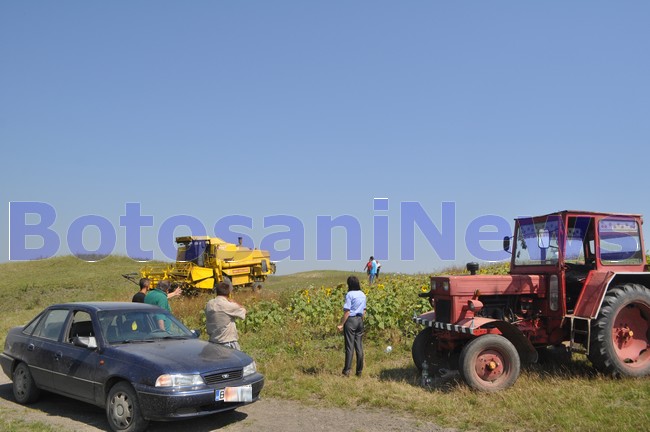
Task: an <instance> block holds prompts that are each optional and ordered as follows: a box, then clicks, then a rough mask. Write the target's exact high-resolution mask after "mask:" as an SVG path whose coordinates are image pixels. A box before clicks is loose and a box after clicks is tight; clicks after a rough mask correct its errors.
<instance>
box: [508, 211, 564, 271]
mask: <svg viewBox="0 0 650 432" xmlns="http://www.w3.org/2000/svg"><path fill="white" fill-rule="evenodd" d="M559 232H560V218H559V216H547V217H543V218H535V219H520V220H519V223H518V229H517V242H516V244H515V247H514V251H513V253H514V255H515V265H518V266H530V265H555V264H557V262H558V260H559V245H558V237H559Z"/></svg>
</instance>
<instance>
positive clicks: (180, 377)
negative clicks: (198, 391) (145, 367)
mask: <svg viewBox="0 0 650 432" xmlns="http://www.w3.org/2000/svg"><path fill="white" fill-rule="evenodd" d="M202 385H205V381H203V378H202V377H201V375H199V374H165V375H160V376H159V377H158V379H157V380H156V387H197V386H202Z"/></svg>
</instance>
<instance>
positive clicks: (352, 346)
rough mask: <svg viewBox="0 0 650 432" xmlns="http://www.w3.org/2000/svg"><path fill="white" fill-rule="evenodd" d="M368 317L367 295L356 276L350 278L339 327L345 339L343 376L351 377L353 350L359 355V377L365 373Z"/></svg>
mask: <svg viewBox="0 0 650 432" xmlns="http://www.w3.org/2000/svg"><path fill="white" fill-rule="evenodd" d="M365 315H366V295H365V294H364V293H363V291H361V284H359V279H358V278H357V277H356V276H350V277H349V278H348V292H347V294H346V295H345V303H344V304H343V316H342V317H341V322H340V323H339V325H338V326H337V328H338V330H339V331H342V332H343V336H344V337H345V366H344V367H343V375H344V376H350V369H351V368H352V355H353V352H352V351H353V350H354V352H355V353H356V355H357V368H356V374H357V376H361V372H362V371H363V318H364V316H365Z"/></svg>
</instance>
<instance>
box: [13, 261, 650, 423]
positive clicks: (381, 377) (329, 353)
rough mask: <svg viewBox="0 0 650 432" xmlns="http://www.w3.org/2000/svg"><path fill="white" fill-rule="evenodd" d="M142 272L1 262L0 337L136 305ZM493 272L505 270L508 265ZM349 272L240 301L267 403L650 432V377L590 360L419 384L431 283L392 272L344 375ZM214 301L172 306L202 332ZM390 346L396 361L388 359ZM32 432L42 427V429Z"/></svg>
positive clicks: (284, 281)
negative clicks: (489, 379) (495, 380)
mask: <svg viewBox="0 0 650 432" xmlns="http://www.w3.org/2000/svg"><path fill="white" fill-rule="evenodd" d="M139 267H140V264H139V263H137V262H134V261H133V260H131V259H129V258H125V257H109V258H106V259H104V260H101V261H99V262H95V263H88V262H84V261H81V260H78V259H76V258H73V257H60V258H53V259H47V260H42V261H34V262H26V263H6V264H1V265H0V274H1V275H2V278H0V295H1V296H2V299H3V301H2V302H0V312H1V313H0V340H2V341H3V342H4V337H5V334H6V332H7V330H8V329H9V328H10V327H12V326H14V325H19V324H24V323H26V322H27V321H28V320H29V319H30V318H31V317H33V316H34V315H35V314H36V313H37V312H38V311H40V310H41V309H43V308H44V307H45V306H47V305H49V304H51V303H55V302H65V301H88V300H118V301H129V300H130V298H131V296H132V295H133V293H134V292H135V291H136V290H137V288H136V286H135V285H134V284H133V283H131V282H129V281H127V280H126V279H124V278H122V276H121V274H123V273H130V272H135V271H137V270H138V269H139ZM488 270H489V269H488ZM492 270H494V271H496V272H502V271H503V266H501V267H498V268H494V269H492ZM348 275H349V273H348V272H340V271H313V272H305V273H298V274H294V275H287V276H274V277H272V278H271V279H270V280H269V281H268V282H267V283H266V284H265V287H264V289H263V290H262V291H261V292H260V293H258V294H253V293H252V292H249V291H246V290H244V291H238V292H236V293H235V294H234V295H235V299H236V300H237V301H239V302H241V303H244V304H245V305H246V306H247V308H248V309H249V316H248V317H247V319H246V321H245V322H242V323H240V324H239V328H240V333H241V337H240V339H241V344H242V347H243V348H244V350H245V351H247V352H248V353H249V354H251V355H252V356H253V357H254V358H255V360H256V361H257V363H258V366H259V368H260V369H261V371H262V372H263V373H264V374H265V375H266V377H267V385H266V387H265V389H264V395H265V396H267V397H278V398H288V399H294V400H299V401H302V402H303V403H306V404H310V405H315V406H338V407H356V406H362V407H381V408H389V409H392V410H396V411H399V412H401V413H405V414H407V415H409V416H414V417H416V418H420V419H422V420H426V421H430V422H433V423H436V424H439V425H441V426H446V427H456V428H460V429H466V430H488V431H502V430H512V431H564V430H578V431H611V430H617V431H638V430H650V418H649V413H648V412H649V410H648V407H649V406H650V378H645V379H611V378H609V377H606V376H602V375H599V374H597V373H596V372H595V371H594V370H593V369H592V368H591V365H590V364H589V362H588V361H587V360H586V359H585V358H584V357H583V356H576V355H574V357H573V360H572V361H570V362H565V363H551V364H545V365H534V366H532V367H530V368H528V369H526V370H524V371H522V375H521V376H520V378H519V380H518V381H517V383H516V384H515V385H514V387H512V388H511V389H509V390H507V391H504V392H501V393H497V394H482V393H476V392H473V391H471V390H469V389H468V388H467V387H466V386H465V385H464V384H462V383H461V382H459V381H458V380H457V379H456V378H455V377H451V378H449V379H447V380H445V381H440V382H438V381H437V382H436V383H435V384H434V385H433V386H432V387H429V388H423V387H421V386H419V382H420V377H419V376H418V374H417V372H416V369H415V367H414V366H413V363H412V361H411V355H410V344H411V342H412V337H413V335H414V334H415V332H417V330H418V328H417V327H416V326H415V325H414V324H413V323H412V322H411V321H410V319H409V317H410V316H412V315H413V312H414V311H421V310H424V308H426V306H425V305H424V304H423V302H422V301H421V300H419V299H418V298H417V293H418V292H419V291H420V290H422V289H423V287H425V286H426V284H427V276H426V275H385V276H383V278H382V280H381V282H380V284H377V285H376V286H374V287H372V288H370V289H368V288H367V287H365V286H364V290H365V291H367V293H368V299H369V304H368V319H367V320H366V322H367V336H366V340H365V347H366V368H365V369H364V376H363V377H362V378H356V377H355V378H349V379H345V378H342V377H341V376H340V372H341V368H342V363H343V340H342V339H343V338H342V336H340V335H339V334H337V332H336V328H335V326H336V324H337V322H338V319H339V317H340V311H341V305H342V302H343V295H344V293H345V287H344V285H343V283H344V282H345V279H346V278H347V276H348ZM357 276H359V277H360V278H361V277H362V276H363V275H362V274H361V273H357ZM208 298H209V297H208V296H207V295H202V296H198V297H193V298H176V299H173V300H172V308H173V310H174V313H175V314H176V315H177V316H179V317H180V318H181V319H182V320H183V321H184V322H185V323H186V324H187V325H189V326H190V327H193V328H203V326H204V317H203V312H202V310H203V307H204V305H205V302H206V301H207V299H208ZM388 344H390V345H392V346H393V351H392V352H391V353H386V352H385V351H384V349H385V347H386V346H387V345H388ZM343 387H345V392H342V391H341V389H342V388H343ZM0 426H1V422H0ZM5 426H7V425H5ZM22 426H23V425H22V424H21V427H19V428H18V429H23V428H22ZM18 429H16V430H18ZM31 430H43V425H34V426H33V429H31Z"/></svg>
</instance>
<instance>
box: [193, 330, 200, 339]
mask: <svg viewBox="0 0 650 432" xmlns="http://www.w3.org/2000/svg"><path fill="white" fill-rule="evenodd" d="M191 331H192V333H193V334H194V336H195V337H196V338H197V339H198V338H199V337H201V330H199V329H192V330H191Z"/></svg>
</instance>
